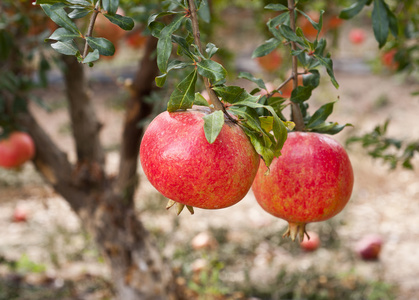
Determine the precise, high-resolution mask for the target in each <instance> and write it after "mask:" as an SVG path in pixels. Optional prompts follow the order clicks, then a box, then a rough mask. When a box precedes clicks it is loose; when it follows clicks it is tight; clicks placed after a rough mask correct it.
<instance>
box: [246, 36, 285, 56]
mask: <svg viewBox="0 0 419 300" xmlns="http://www.w3.org/2000/svg"><path fill="white" fill-rule="evenodd" d="M279 45H281V41H280V40H278V39H276V38H271V39H269V40H267V41H266V42H265V43H263V44H262V45H260V46H258V47H257V48H256V49H255V51H253V54H252V58H256V57H262V56H265V55H267V54H269V53H271V52H272V51H273V50H275V49H276V48H277V47H278V46H279Z"/></svg>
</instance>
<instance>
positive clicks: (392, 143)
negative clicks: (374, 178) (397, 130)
mask: <svg viewBox="0 0 419 300" xmlns="http://www.w3.org/2000/svg"><path fill="white" fill-rule="evenodd" d="M388 125H389V120H387V121H386V122H385V123H384V124H383V125H378V126H376V127H375V128H374V130H373V131H372V132H369V133H366V134H364V135H362V136H354V137H351V138H349V139H347V141H346V144H347V145H350V144H354V143H359V144H361V145H362V147H363V148H365V149H367V151H368V155H370V156H371V157H373V158H375V159H377V158H378V159H382V160H383V161H384V162H385V163H388V164H389V165H390V167H391V168H392V169H395V168H396V167H397V166H398V165H399V164H401V165H402V167H403V168H406V169H413V165H412V161H411V160H412V158H413V157H414V155H415V153H416V152H419V141H414V142H410V143H406V142H405V141H403V140H401V139H396V138H389V137H387V129H388Z"/></svg>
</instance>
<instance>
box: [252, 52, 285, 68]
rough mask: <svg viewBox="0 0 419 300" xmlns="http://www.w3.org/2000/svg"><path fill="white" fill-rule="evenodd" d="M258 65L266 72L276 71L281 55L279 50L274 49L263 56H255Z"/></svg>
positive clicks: (280, 61)
mask: <svg viewBox="0 0 419 300" xmlns="http://www.w3.org/2000/svg"><path fill="white" fill-rule="evenodd" d="M256 61H257V62H258V64H259V66H260V67H261V68H262V69H264V70H265V71H268V72H274V71H276V70H277V69H278V68H279V66H280V65H281V63H282V55H281V52H279V50H274V51H272V52H270V53H268V54H266V55H265V56H261V57H258V58H256Z"/></svg>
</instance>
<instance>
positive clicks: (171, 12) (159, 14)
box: [147, 11, 180, 26]
mask: <svg viewBox="0 0 419 300" xmlns="http://www.w3.org/2000/svg"><path fill="white" fill-rule="evenodd" d="M176 14H180V12H177V11H164V12H161V13H155V14H152V15H151V16H150V17H149V18H148V21H147V26H150V24H151V23H153V22H155V21H156V19H158V18H160V17H164V16H170V15H176Z"/></svg>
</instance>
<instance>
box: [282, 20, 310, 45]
mask: <svg viewBox="0 0 419 300" xmlns="http://www.w3.org/2000/svg"><path fill="white" fill-rule="evenodd" d="M279 32H280V33H281V35H282V36H283V37H284V38H285V39H286V40H288V41H291V42H296V43H299V44H302V45H304V41H303V39H301V38H300V37H299V36H297V35H296V34H295V32H294V31H293V30H292V29H291V27H289V26H288V25H285V24H282V25H281V26H279Z"/></svg>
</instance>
